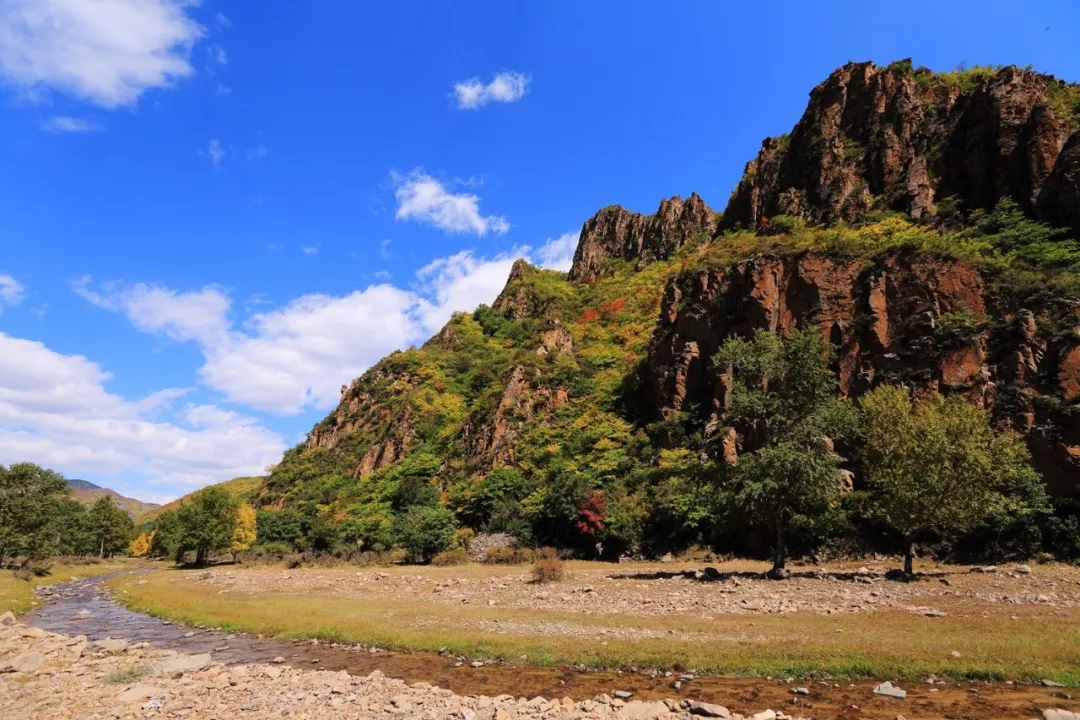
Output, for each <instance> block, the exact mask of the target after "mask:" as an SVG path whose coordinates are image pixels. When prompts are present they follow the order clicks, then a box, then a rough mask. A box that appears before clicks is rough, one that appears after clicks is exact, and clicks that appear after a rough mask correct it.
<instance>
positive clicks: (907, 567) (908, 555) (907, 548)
mask: <svg viewBox="0 0 1080 720" xmlns="http://www.w3.org/2000/svg"><path fill="white" fill-rule="evenodd" d="M914 560H915V537H914V536H913V535H908V536H907V537H906V538H904V574H905V575H909V576H910V575H914V574H915V573H914V571H913V570H912V569H911V568H912V565H913V563H914Z"/></svg>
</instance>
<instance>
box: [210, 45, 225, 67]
mask: <svg viewBox="0 0 1080 720" xmlns="http://www.w3.org/2000/svg"><path fill="white" fill-rule="evenodd" d="M209 51H210V60H211V61H212V62H214V63H216V64H218V65H220V66H222V67H225V66H226V65H228V64H229V55H228V53H226V52H225V48H223V47H221V46H220V45H211V46H210V48H209Z"/></svg>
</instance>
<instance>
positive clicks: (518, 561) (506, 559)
mask: <svg viewBox="0 0 1080 720" xmlns="http://www.w3.org/2000/svg"><path fill="white" fill-rule="evenodd" d="M535 557H536V554H535V553H534V552H532V551H531V550H526V549H524V548H510V547H493V548H488V549H487V552H485V553H484V562H486V563H489V564H491V565H524V564H525V563H528V562H532V561H533V560H534V559H535Z"/></svg>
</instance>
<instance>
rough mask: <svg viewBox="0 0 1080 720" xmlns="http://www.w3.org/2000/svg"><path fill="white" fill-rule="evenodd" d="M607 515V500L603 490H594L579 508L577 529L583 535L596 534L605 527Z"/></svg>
mask: <svg viewBox="0 0 1080 720" xmlns="http://www.w3.org/2000/svg"><path fill="white" fill-rule="evenodd" d="M606 517H607V500H605V499H604V491H603V490H594V491H593V492H592V493H590V494H589V496H588V497H586V498H585V502H583V503H582V504H581V507H580V508H578V520H577V529H578V530H579V531H580V532H581V533H582V534H583V535H596V534H597V533H598V532H600V531H601V530H603V529H604V519H605V518H606Z"/></svg>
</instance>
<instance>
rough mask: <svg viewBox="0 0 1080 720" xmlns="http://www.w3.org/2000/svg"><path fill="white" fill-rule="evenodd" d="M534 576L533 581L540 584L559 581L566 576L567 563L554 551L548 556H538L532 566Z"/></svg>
mask: <svg viewBox="0 0 1080 720" xmlns="http://www.w3.org/2000/svg"><path fill="white" fill-rule="evenodd" d="M532 576H533V582H534V583H536V584H538V585H543V584H545V583H549V582H558V581H559V580H562V579H563V578H564V577H565V576H566V566H565V563H563V561H562V560H560V559H559V558H558V556H557V555H555V554H554V552H552V554H551V555H550V556H547V557H537V558H536V562H534V563H533V566H532Z"/></svg>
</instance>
